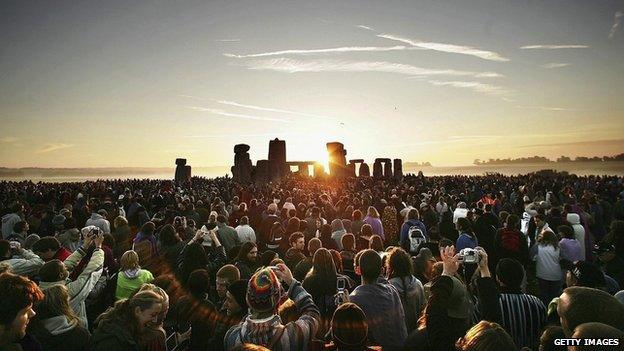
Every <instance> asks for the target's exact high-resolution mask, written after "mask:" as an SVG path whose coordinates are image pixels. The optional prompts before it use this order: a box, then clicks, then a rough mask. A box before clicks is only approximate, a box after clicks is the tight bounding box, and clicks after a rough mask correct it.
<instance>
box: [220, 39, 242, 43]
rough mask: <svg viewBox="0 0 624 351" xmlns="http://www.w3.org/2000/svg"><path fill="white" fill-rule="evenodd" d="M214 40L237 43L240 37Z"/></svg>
mask: <svg viewBox="0 0 624 351" xmlns="http://www.w3.org/2000/svg"><path fill="white" fill-rule="evenodd" d="M215 41H218V42H220V43H237V42H239V41H241V40H240V39H217V40H215Z"/></svg>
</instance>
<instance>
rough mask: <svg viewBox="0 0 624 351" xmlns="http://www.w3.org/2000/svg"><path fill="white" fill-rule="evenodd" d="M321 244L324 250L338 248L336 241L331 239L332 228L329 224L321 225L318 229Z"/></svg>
mask: <svg viewBox="0 0 624 351" xmlns="http://www.w3.org/2000/svg"><path fill="white" fill-rule="evenodd" d="M319 232H320V237H319V239H320V240H321V244H322V245H323V247H324V248H326V249H328V250H331V249H334V250H336V249H337V248H338V244H336V240H334V239H332V228H331V225H329V224H323V225H321V228H320V229H319Z"/></svg>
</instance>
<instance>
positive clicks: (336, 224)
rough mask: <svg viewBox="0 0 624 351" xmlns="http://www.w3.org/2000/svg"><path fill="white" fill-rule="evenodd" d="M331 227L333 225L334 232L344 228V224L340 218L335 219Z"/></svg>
mask: <svg viewBox="0 0 624 351" xmlns="http://www.w3.org/2000/svg"><path fill="white" fill-rule="evenodd" d="M331 227H332V232H336V231H339V230H344V226H343V225H342V221H341V220H340V219H334V220H333V221H332V222H331Z"/></svg>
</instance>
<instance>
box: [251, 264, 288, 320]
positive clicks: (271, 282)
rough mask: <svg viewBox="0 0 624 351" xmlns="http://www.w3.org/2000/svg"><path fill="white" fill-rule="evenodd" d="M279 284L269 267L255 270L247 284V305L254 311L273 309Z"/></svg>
mask: <svg viewBox="0 0 624 351" xmlns="http://www.w3.org/2000/svg"><path fill="white" fill-rule="evenodd" d="M280 294H281V284H280V282H279V279H278V278H277V276H276V275H275V273H274V272H273V270H272V269H271V268H264V269H262V270H259V271H258V272H256V273H255V274H254V275H253V276H252V277H251V279H250V280H249V284H248V286H247V305H248V306H249V308H250V309H252V310H254V311H256V312H269V311H275V310H276V309H277V307H278V306H277V305H278V302H279V299H280Z"/></svg>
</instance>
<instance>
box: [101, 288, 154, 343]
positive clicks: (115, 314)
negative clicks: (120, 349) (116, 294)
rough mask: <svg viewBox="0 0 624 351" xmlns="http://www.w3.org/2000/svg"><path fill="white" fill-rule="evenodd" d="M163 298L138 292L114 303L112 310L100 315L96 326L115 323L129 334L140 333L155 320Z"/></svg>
mask: <svg viewBox="0 0 624 351" xmlns="http://www.w3.org/2000/svg"><path fill="white" fill-rule="evenodd" d="M162 304H163V298H162V297H161V296H160V295H158V294H157V293H155V292H153V291H139V292H137V293H136V294H134V295H133V296H132V297H130V298H129V299H122V300H119V301H117V302H116V303H115V306H114V307H113V308H112V309H109V310H108V311H106V312H104V313H102V314H101V315H100V316H99V317H98V318H97V319H96V322H95V323H96V324H100V323H115V324H121V325H122V326H123V327H124V328H128V329H129V332H130V333H131V334H135V333H138V332H140V331H141V330H142V329H143V328H144V327H145V325H146V324H147V323H149V322H150V321H152V320H154V319H156V318H157V317H158V315H159V314H160V313H161V311H162Z"/></svg>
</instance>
